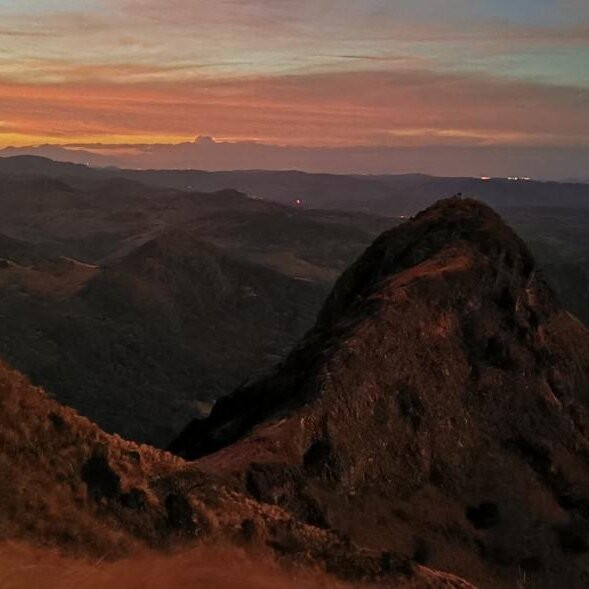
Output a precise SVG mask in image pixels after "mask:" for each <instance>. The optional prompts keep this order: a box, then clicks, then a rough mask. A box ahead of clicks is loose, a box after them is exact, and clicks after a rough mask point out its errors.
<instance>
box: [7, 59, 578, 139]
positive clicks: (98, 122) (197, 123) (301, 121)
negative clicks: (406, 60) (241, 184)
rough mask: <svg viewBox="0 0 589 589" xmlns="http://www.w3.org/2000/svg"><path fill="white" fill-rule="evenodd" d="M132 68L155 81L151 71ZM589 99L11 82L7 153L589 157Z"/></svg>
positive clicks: (572, 94)
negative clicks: (97, 148)
mask: <svg viewBox="0 0 589 589" xmlns="http://www.w3.org/2000/svg"><path fill="white" fill-rule="evenodd" d="M125 67H129V72H130V73H129V75H130V76H132V73H131V72H143V73H146V72H147V73H149V72H150V71H151V70H150V69H149V68H147V69H143V68H135V67H134V66H125ZM588 104H589V89H579V88H570V87H565V86H552V85H543V84H539V83H536V84H534V83H525V82H519V81H507V80H500V79H491V78H489V77H488V76H481V75H466V74H439V73H433V72H428V71H409V70H403V71H374V72H358V71H351V72H336V73H325V74H306V75H297V76H262V77H247V78H229V79H202V80H198V81H196V80H191V81H187V82H182V81H173V82H169V83H166V82H159V81H154V82H142V83H132V84H113V83H108V82H106V81H103V82H92V83H90V82H88V83H82V82H79V83H61V84H48V83H43V84H30V83H29V84H25V83H14V82H11V81H8V80H4V81H2V80H1V79H0V121H4V128H2V127H0V145H2V144H3V145H8V144H19V145H23V144H32V143H40V142H50V143H73V142H75V143H83V142H88V143H92V142H100V141H101V142H105V143H135V142H136V143H167V142H178V141H181V140H186V139H188V138H193V137H194V136H196V135H199V134H200V135H211V136H215V137H219V138H232V139H236V140H259V141H263V142H270V143H278V144H287V145H309V146H317V145H329V146H351V145H431V144H439V143H443V142H447V143H451V144H461V145H469V144H470V145H480V144H486V145H489V144H505V145H535V146H538V145H549V146H555V145H569V146H572V145H587V144H589V117H588V116H587V109H588Z"/></svg>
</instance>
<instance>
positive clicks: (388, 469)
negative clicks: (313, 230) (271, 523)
mask: <svg viewBox="0 0 589 589" xmlns="http://www.w3.org/2000/svg"><path fill="white" fill-rule="evenodd" d="M588 410H589V332H588V331H587V329H586V328H585V327H584V326H583V325H582V324H581V323H580V322H579V321H577V320H576V319H575V318H574V317H572V316H571V315H569V314H568V313H566V312H564V311H562V310H561V309H560V307H559V305H558V303H557V301H556V300H555V297H554V295H553V294H552V292H551V290H550V288H549V287H548V286H547V285H546V284H545V282H544V281H543V279H542V277H541V276H539V275H538V273H537V271H536V267H535V263H534V260H533V259H532V256H531V255H530V253H529V251H528V249H527V248H526V246H525V245H524V244H523V242H522V241H521V240H520V239H519V238H518V237H517V236H516V235H515V234H514V233H513V232H512V231H511V230H510V229H509V228H508V227H507V226H506V225H505V224H504V223H503V222H502V221H501V219H500V218H499V217H498V216H497V215H496V214H495V213H494V212H493V211H492V210H490V209H489V208H487V207H486V206H484V205H482V204H480V203H477V202H475V201H471V200H461V199H450V200H446V201H441V202H440V203H438V204H436V205H435V206H433V207H431V208H430V209H428V210H426V211H425V212H423V213H421V214H419V215H418V216H417V217H416V218H415V219H413V220H412V221H410V222H409V223H406V224H405V225H403V226H401V227H399V228H396V229H393V230H392V231H390V232H387V233H385V234H383V235H382V236H381V237H380V238H378V239H377V240H376V242H375V243H374V244H373V245H372V246H371V247H370V248H369V249H368V250H367V251H366V253H365V254H364V255H363V256H362V257H361V258H360V259H359V260H358V261H357V262H356V263H355V264H354V265H353V266H352V267H351V268H350V269H349V270H348V271H347V272H345V273H344V275H343V276H342V277H341V279H340V280H339V281H338V283H337V284H336V286H335V289H334V291H333V293H332V294H331V296H330V297H329V299H328V300H327V302H326V304H325V306H324V307H323V310H322V312H321V313H320V316H319V319H318V322H317V325H316V327H315V328H314V329H313V330H312V331H311V332H310V333H309V334H308V336H307V337H306V339H305V340H304V342H303V343H302V345H301V346H300V347H299V348H297V349H296V350H295V351H294V352H293V353H292V354H291V355H290V356H289V358H288V359H287V360H286V361H285V362H284V363H283V364H282V365H280V366H279V367H278V368H277V369H276V371H275V373H273V374H272V375H271V376H269V377H268V378H266V379H264V380H261V381H259V382H256V383H254V384H248V385H246V386H244V387H242V388H241V389H238V390H237V391H236V392H235V393H234V394H233V395H231V396H230V397H228V398H226V399H224V400H222V401H220V402H218V403H217V405H216V406H215V407H214V409H213V412H212V414H211V416H210V417H209V418H208V419H206V420H204V421H195V422H193V423H192V424H190V425H189V426H188V427H187V428H186V430H185V431H184V433H183V434H182V436H181V437H180V438H179V439H178V440H176V442H175V443H174V444H173V445H172V446H171V450H172V451H173V452H175V453H177V454H179V455H181V456H183V457H186V458H189V459H197V458H200V460H199V462H198V464H199V466H200V467H201V468H203V469H206V470H210V471H214V472H216V473H220V472H224V473H225V474H226V475H229V476H231V477H233V478H234V479H235V480H236V481H238V484H240V485H241V489H242V492H246V493H249V494H250V495H251V496H252V497H254V498H255V499H256V500H257V501H260V502H262V503H263V504H273V505H278V506H281V507H282V508H284V509H285V510H286V511H288V512H290V513H291V514H293V515H294V516H295V517H296V518H298V519H299V520H303V521H307V522H308V523H310V524H312V525H314V526H320V527H323V528H331V529H337V530H339V531H340V532H341V533H343V534H345V535H346V536H348V537H349V538H351V539H352V540H353V541H354V542H356V543H358V544H360V545H364V546H370V547H372V548H374V549H378V550H383V551H387V550H390V551H391V552H393V553H395V554H403V555H404V556H405V557H407V558H411V559H413V560H415V561H418V562H420V563H422V564H427V565H428V566H433V567H436V568H442V569H444V570H448V571H451V572H452V573H455V574H458V575H460V576H463V577H465V578H466V579H468V580H469V581H471V582H475V583H477V584H479V585H480V586H481V587H506V588H507V587H516V586H518V583H519V586H530V587H561V586H569V587H586V586H587V585H588V584H589V532H588V530H589V439H588V435H589V430H588V427H589V421H588V419H587V415H588Z"/></svg>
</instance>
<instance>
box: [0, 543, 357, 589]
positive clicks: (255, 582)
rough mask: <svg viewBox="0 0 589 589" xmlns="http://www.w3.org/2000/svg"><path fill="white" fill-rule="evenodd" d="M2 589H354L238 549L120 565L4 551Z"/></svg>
mask: <svg viewBox="0 0 589 589" xmlns="http://www.w3.org/2000/svg"><path fill="white" fill-rule="evenodd" d="M0 587H2V589H37V588H39V589H41V588H42V589H101V588H103V587H104V588H108V589H118V588H121V589H123V588H124V589H135V588H137V589H150V588H153V589H155V588H157V589H160V588H162V587H170V588H173V589H183V588H191V589H200V588H203V589H205V588H206V589H328V588H329V589H346V588H348V589H350V587H351V586H350V585H344V584H342V583H339V582H337V581H335V580H334V579H333V578H331V577H328V576H327V575H325V574H322V573H319V572H308V573H304V574H303V573H301V572H300V571H293V570H290V571H287V570H285V569H282V568H281V567H279V566H278V565H277V564H276V563H275V562H274V561H272V560H271V559H270V558H269V557H267V556H262V555H254V554H251V553H247V552H246V551H244V550H240V549H237V548H219V547H215V548H210V547H202V548H196V549H192V550H189V551H184V552H179V553H175V554H168V555H166V554H162V553H155V552H144V553H142V554H140V555H138V556H134V557H133V558H130V559H126V560H121V561H117V562H100V561H98V562H92V561H88V560H74V559H70V558H64V557H63V556H60V555H59V554H58V553H57V552H55V551H49V550H44V549H38V548H33V547H31V546H29V545H26V544H16V543H5V544H4V545H1V546H0Z"/></svg>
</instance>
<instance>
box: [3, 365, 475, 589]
mask: <svg viewBox="0 0 589 589" xmlns="http://www.w3.org/2000/svg"><path fill="white" fill-rule="evenodd" d="M0 472H1V473H2V476H1V477H0V565H1V566H0V584H2V586H3V587H22V586H32V585H33V584H35V586H36V584H42V585H43V586H48V587H51V586H53V587H57V586H58V587H65V586H70V585H72V586H73V585H74V583H72V582H71V580H72V579H75V578H78V579H79V581H78V582H77V583H75V585H76V586H87V587H105V586H108V587H125V588H127V587H129V586H144V585H143V583H147V585H145V586H150V585H149V583H151V586H154V584H153V582H154V580H153V579H150V578H149V577H148V576H146V571H148V570H150V569H151V573H152V574H153V575H155V578H156V579H159V582H160V583H164V584H166V585H167V586H170V587H184V586H191V585H190V583H189V581H190V579H192V580H194V581H199V582H201V583H203V584H204V586H226V587H243V586H244V583H246V585H245V586H247V584H248V583H250V584H251V585H253V584H254V583H253V580H254V579H256V575H255V572H254V571H252V570H251V569H252V567H251V564H248V561H246V562H245V563H244V567H245V568H244V569H243V570H242V571H241V577H240V576H238V575H237V574H236V570H235V567H234V568H233V569H227V570H226V571H224V570H223V568H222V567H223V563H222V559H223V556H222V555H223V554H227V555H228V556H227V557H228V558H231V555H232V554H233V556H235V554H234V553H233V552H232V550H234V549H231V546H235V545H241V546H246V547H249V548H250V549H256V550H257V551H258V552H259V551H265V552H266V553H268V552H269V553H271V554H273V555H274V557H275V558H277V559H279V560H280V562H282V563H283V564H284V565H289V566H294V567H295V570H296V571H299V572H300V571H309V572H315V571H317V570H319V571H322V572H323V574H324V575H325V574H329V575H333V576H335V577H339V578H340V579H342V580H345V581H354V582H356V581H366V582H371V581H375V582H378V583H379V586H385V587H400V588H401V587H403V588H407V589H408V588H415V589H420V588H426V587H434V588H435V587H439V588H442V587H450V588H452V587H454V588H456V589H460V588H463V589H466V588H467V587H468V585H467V584H466V583H463V582H462V581H460V580H459V579H456V578H454V577H452V576H449V575H445V574H442V573H438V572H435V571H432V570H429V569H426V568H424V567H420V566H416V565H415V564H413V563H409V562H404V561H402V560H401V559H398V558H397V557H396V556H395V555H393V554H390V553H383V552H382V551H378V550H376V551H375V550H366V549H362V548H358V547H356V546H353V545H352V544H350V543H349V542H346V541H345V540H344V539H342V538H341V537H340V536H338V535H336V534H334V533H333V532H330V531H328V530H324V529H319V528H314V527H311V526H309V525H307V524H305V523H304V522H300V521H298V520H297V519H296V518H294V517H293V516H292V515H291V514H289V513H288V512H286V511H284V510H282V509H280V508H277V507H273V506H269V505H265V504H261V503H258V502H256V501H254V500H252V499H251V498H249V497H247V496H245V495H244V494H241V493H240V492H239V491H238V490H236V489H234V488H231V487H230V486H229V485H227V484H226V483H223V482H222V481H221V480H219V479H218V478H216V477H215V476H213V475H208V474H206V473H204V472H201V471H200V470H199V469H198V468H197V467H196V466H194V465H189V464H187V463H185V462H184V461H182V460H181V459H179V458H175V457H173V456H171V455H170V454H167V453H165V452H161V451H158V450H155V449H154V448H150V447H147V446H139V445H137V444H134V443H130V442H126V441H124V440H122V439H121V438H119V437H117V436H114V437H113V436H109V435H107V434H105V433H104V432H102V431H101V430H100V429H99V428H98V427H96V426H95V425H94V424H92V423H91V422H89V421H88V420H87V419H85V418H82V417H80V416H78V415H77V414H76V413H75V412H73V411H72V410H71V409H66V408H64V407H62V406H60V405H59V404H57V403H56V402H55V401H53V400H51V399H49V398H48V397H47V396H46V395H45V394H44V393H43V392H42V391H41V390H39V389H36V388H34V387H32V386H31V385H30V384H29V383H28V381H27V379H26V378H25V377H23V376H22V375H20V374H19V373H17V372H15V371H13V370H10V369H9V368H8V367H6V366H5V365H4V364H3V363H0ZM6 540H10V541H11V543H6V542H5V541H6ZM15 541H18V542H19V544H14V542H15ZM23 542H25V544H22V543H23ZM31 545H33V546H36V548H28V546H31ZM39 545H42V546H44V547H45V549H48V548H53V549H54V548H58V549H60V550H61V551H62V552H65V553H67V554H68V556H69V558H68V559H61V558H60V557H58V556H56V554H55V553H51V552H47V551H39V550H38V548H39ZM199 546H200V547H201V548H200V549H199V548H198V547H199ZM171 548H174V549H175V555H174V556H170V555H169V553H168V550H169V549H171ZM148 550H149V552H147V551H148ZM154 551H157V552H159V554H158V553H155V552H154ZM262 554H264V552H262ZM207 555H209V557H210V560H208V556H207ZM74 557H78V558H79V557H85V558H88V557H90V558H92V559H93V560H94V564H92V565H89V564H88V562H87V561H86V562H78V563H76V562H74V561H73V560H71V559H72V558H74ZM123 557H130V560H126V561H124V563H121V564H119V565H113V566H109V567H106V568H105V567H104V566H100V564H96V559H97V558H98V559H99V561H98V563H100V561H101V560H102V559H105V558H106V559H107V560H117V559H121V558H123ZM242 558H243V557H242ZM207 562H208V564H207ZM268 562H269V561H268V560H265V561H263V564H262V566H261V569H260V571H259V576H258V579H261V578H263V577H264V576H265V575H266V576H267V574H269V572H272V571H269V569H268ZM191 563H192V564H191ZM194 563H200V564H201V570H200V571H199V570H191V569H194V566H195V565H194ZM182 566H185V567H186V570H185V571H184V574H183V572H182V570H181V569H179V568H178V567H182ZM207 566H208V567H209V569H208V570H207V568H206V567H207ZM202 567H204V568H202ZM248 567H249V572H248ZM56 568H57V569H58V571H57V572H56V571H55V570H54V569H56ZM39 570H45V571H46V573H45V576H43V574H42V573H40V572H39ZM272 574H274V575H276V578H277V579H280V578H284V575H282V577H281V576H280V575H278V573H276V571H274V573H272ZM81 575H83V576H81ZM163 575H169V578H168V581H167V582H164V581H163V580H162V576H163ZM76 576H77V577H76ZM224 577H225V579H226V580H227V581H228V583H226V584H225V585H223V584H222V581H223V578H224ZM207 578H208V580H209V582H212V584H211V585H206V583H205V581H206V580H207ZM311 578H312V576H311ZM229 581H230V582H229ZM324 582H325V583H329V579H325V581H324ZM304 585H306V583H304ZM311 585H312V584H311V583H309V586H311ZM155 586H162V585H161V584H160V585H157V584H156V585H155ZM192 586H194V585H192ZM201 586H203V585H201ZM334 586H335V582H334Z"/></svg>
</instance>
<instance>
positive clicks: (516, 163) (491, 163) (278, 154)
mask: <svg viewBox="0 0 589 589" xmlns="http://www.w3.org/2000/svg"><path fill="white" fill-rule="evenodd" d="M2 155H3V156H6V157H8V156H16V155H37V156H43V157H48V158H52V159H54V160H59V161H66V162H75V163H82V164H88V165H92V166H103V167H104V166H117V167H124V168H140V169H149V168H157V169H164V168H169V169H199V170H259V169H265V170H293V169H296V170H301V171H304V172H314V173H322V172H323V173H334V174H350V173H354V174H411V173H414V172H421V173H424V174H431V175H438V176H440V175H451V176H465V175H468V176H475V177H480V176H497V177H506V178H507V177H510V176H520V177H521V176H529V177H532V178H538V179H559V178H560V179H563V178H579V177H586V174H587V170H586V167H585V165H584V162H586V161H589V148H586V147H585V148H583V147H575V148H562V147H559V148H553V147H536V148H534V147H529V146H527V147H517V146H484V145H477V146H476V148H472V147H458V146H448V145H443V146H428V147H386V146H383V147H340V148H333V147H292V146H280V145H270V144H263V143H257V142H251V141H249V142H228V141H217V140H215V139H213V138H211V137H197V138H196V140H195V141H193V142H186V143H179V144H155V145H150V144H130V145H105V144H79V145H39V146H29V147H8V148H5V149H3V150H0V156H2Z"/></svg>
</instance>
